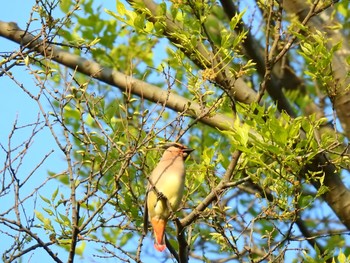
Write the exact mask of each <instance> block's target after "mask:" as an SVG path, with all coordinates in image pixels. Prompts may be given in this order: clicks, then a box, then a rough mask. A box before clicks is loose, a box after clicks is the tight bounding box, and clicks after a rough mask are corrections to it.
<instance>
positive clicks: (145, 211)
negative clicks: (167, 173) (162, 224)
mask: <svg viewBox="0 0 350 263" xmlns="http://www.w3.org/2000/svg"><path fill="white" fill-rule="evenodd" d="M149 190H150V188H149V187H147V192H146V195H145V197H146V198H145V206H144V209H143V232H144V234H145V235H147V232H148V205H147V199H148V192H149Z"/></svg>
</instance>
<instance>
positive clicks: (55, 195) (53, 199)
mask: <svg viewBox="0 0 350 263" xmlns="http://www.w3.org/2000/svg"><path fill="white" fill-rule="evenodd" d="M57 194H58V187H57V188H56V190H55V191H54V192H53V193H52V195H51V202H54V201H55V199H56V197H57Z"/></svg>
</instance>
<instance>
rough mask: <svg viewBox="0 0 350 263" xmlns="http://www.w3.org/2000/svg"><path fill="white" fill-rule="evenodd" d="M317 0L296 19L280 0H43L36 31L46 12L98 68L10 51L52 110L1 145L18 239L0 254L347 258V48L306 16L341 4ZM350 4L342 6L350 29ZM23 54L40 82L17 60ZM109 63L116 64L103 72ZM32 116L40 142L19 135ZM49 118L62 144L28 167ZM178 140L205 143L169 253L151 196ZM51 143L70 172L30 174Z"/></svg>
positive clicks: (55, 28)
mask: <svg viewBox="0 0 350 263" xmlns="http://www.w3.org/2000/svg"><path fill="white" fill-rule="evenodd" d="M316 2H317V3H314V4H313V5H308V9H307V10H311V11H310V12H309V17H308V16H305V17H306V18H305V19H300V18H297V17H296V14H294V13H293V12H292V11H290V10H289V9H288V6H283V5H282V3H280V2H279V1H277V2H274V1H267V2H266V3H265V2H264V3H263V2H261V1H256V2H252V3H249V5H254V10H251V9H250V8H247V7H245V6H244V4H242V3H239V2H236V1H234V2H233V3H228V2H227V1H221V2H220V3H217V2H215V1H207V2H201V1H192V0H189V1H163V2H151V1H148V0H145V1H139V0H136V1H132V0H130V1H128V2H124V1H119V0H117V1H116V7H115V9H114V10H112V9H106V8H104V7H103V5H100V6H99V5H96V3H95V2H94V1H92V0H84V1H71V0H64V1H52V2H50V1H48V2H44V1H37V3H36V4H35V8H33V10H34V11H33V13H32V18H31V20H30V21H29V22H30V23H28V24H29V26H30V29H31V30H27V31H28V32H32V31H33V30H32V27H33V26H34V25H35V24H34V23H33V24H31V23H32V22H33V21H34V20H38V21H40V25H41V26H42V33H41V35H39V38H40V39H41V40H43V41H44V40H45V41H46V42H47V43H48V44H50V45H51V46H56V48H61V49H60V50H65V51H68V53H70V54H72V53H74V54H75V55H77V56H79V57H82V58H87V59H89V60H91V61H96V62H98V63H99V65H100V67H99V70H98V72H97V71H96V72H94V74H90V75H87V74H86V71H84V70H82V69H81V68H82V67H81V66H79V65H78V62H77V66H76V67H75V68H73V69H68V68H66V67H65V66H67V65H66V64H65V63H64V62H62V61H63V60H62V61H58V62H59V63H60V65H58V64H57V63H56V62H57V60H59V59H60V58H56V57H50V56H49V55H48V54H47V53H45V52H41V51H40V49H38V48H37V47H32V46H31V45H30V44H28V46H25V47H22V48H21V51H19V52H18V53H15V52H16V51H14V52H13V53H12V54H11V56H7V57H5V58H4V59H3V61H2V62H1V63H0V64H1V66H2V67H3V68H4V70H2V71H1V74H0V76H1V77H8V78H10V79H11V80H13V83H14V84H16V85H17V86H18V87H19V88H20V90H21V91H22V92H23V93H25V94H27V95H29V96H28V100H30V101H34V102H35V103H36V105H37V107H38V109H39V112H40V114H39V117H38V119H37V120H36V121H35V122H34V123H30V124H27V125H25V126H19V125H18V124H17V123H14V125H13V128H12V130H11V132H10V133H9V134H10V135H9V136H8V142H7V143H3V142H1V149H2V154H3V156H4V161H3V163H4V167H3V168H2V170H1V171H2V177H1V179H0V182H1V184H2V188H1V191H0V196H2V197H3V198H6V200H10V199H11V198H10V197H12V200H15V201H11V202H13V204H12V203H11V204H8V205H6V206H4V208H2V209H1V211H0V231H1V233H2V234H4V235H5V236H6V237H7V239H9V240H11V242H9V244H7V246H6V248H4V250H2V258H3V261H4V262H11V261H15V260H16V259H17V258H23V259H27V256H28V255H29V254H31V253H37V251H38V248H43V249H44V250H45V252H46V254H47V255H48V256H49V257H50V260H54V261H56V262H63V261H66V258H68V259H67V261H68V262H73V261H74V258H75V257H76V256H78V257H76V259H77V260H82V261H85V260H91V261H93V260H95V259H96V258H97V259H98V260H105V259H109V258H110V259H111V260H113V261H115V260H117V261H118V262H119V261H120V262H148V261H149V260H154V259H155V258H161V259H162V261H164V262H165V261H167V262H172V261H178V262H187V261H188V260H191V261H192V260H193V262H228V261H230V260H231V261H232V262H292V261H293V262H340V263H343V262H349V260H350V259H349V251H348V250H349V249H348V246H349V239H348V234H349V232H348V230H346V229H348V228H349V226H350V223H349V221H350V219H349V217H347V216H346V215H345V216H344V215H343V214H342V212H341V210H343V209H347V208H346V207H348V205H347V201H346V200H347V199H346V198H344V196H345V197H346V195H347V191H346V190H347V189H346V187H345V186H344V184H343V182H347V178H346V171H347V170H348V168H349V160H350V158H349V153H348V149H347V148H348V147H347V145H346V144H347V141H348V138H349V136H348V134H346V132H344V133H343V134H342V133H341V132H339V131H338V128H337V127H336V126H335V125H333V126H332V125H330V124H331V123H333V124H335V123H336V122H337V121H338V119H335V118H333V117H336V116H335V114H333V110H334V109H335V107H336V106H337V104H336V103H337V102H338V99H337V96H338V95H339V90H340V89H341V87H342V86H341V85H343V84H344V83H346V81H347V79H346V78H344V79H342V80H341V81H340V80H339V83H338V82H337V81H338V79H336V78H335V70H336V69H334V67H333V63H334V59H335V58H338V57H337V56H338V55H339V51H340V50H342V48H344V45H345V44H344V43H343V42H342V41H341V40H343V38H342V39H340V40H339V41H338V42H336V44H335V45H333V46H332V47H330V46H329V43H330V42H329V35H328V34H329V32H328V31H326V30H324V31H322V28H317V30H314V31H312V30H313V29H312V25H310V26H307V23H312V19H317V18H319V17H321V14H328V11H329V10H331V9H332V8H333V4H330V3H328V2H327V1H316ZM318 2H321V3H318ZM227 5H230V8H231V9H230V8H229V7H228V6H227ZM247 5H248V4H247ZM347 7H349V4H347V3H346V1H341V2H340V3H338V4H336V5H335V8H333V9H332V10H333V13H332V19H333V20H334V23H336V21H343V22H344V25H343V28H342V29H343V31H344V33H341V34H340V35H342V34H343V35H342V36H344V39H346V36H348V35H349V32H348V30H349V28H348V27H349V23H348V21H349V12H348V11H347V10H348V8H347ZM57 8H60V10H61V11H60V12H58V10H57ZM232 9H233V10H234V11H232ZM285 12H287V14H285ZM255 13H257V14H255ZM307 18H308V19H307ZM310 21H311V22H310ZM258 25H261V26H258ZM332 29H337V30H338V27H336V28H332ZM254 30H255V31H256V32H255V33H256V34H255V35H254ZM327 30H328V29H327ZM45 41H44V42H45ZM57 41H60V43H58V42H57ZM252 43H253V44H254V45H253V46H254V47H255V49H254V48H252V46H251V45H252ZM342 45H343V46H342ZM295 49H297V50H298V51H295ZM65 54H66V53H65ZM62 56H63V55H62ZM261 58H262V59H261ZM23 62H24V66H25V68H26V70H27V71H28V72H30V73H31V74H32V75H33V76H35V78H34V82H35V84H36V88H29V87H27V86H24V85H21V83H20V82H19V81H18V76H17V75H16V74H13V73H12V72H11V68H12V67H15V66H17V65H19V64H23ZM91 65H92V63H90V64H89V62H88V61H85V62H84V63H83V66H84V67H85V68H89V67H92V66H91ZM344 67H345V66H344ZM5 69H6V70H5ZM103 69H110V71H108V72H110V75H103V76H102V77H100V76H98V74H99V72H102V71H103ZM112 70H114V71H112ZM295 72H298V74H297V73H295ZM82 73H83V74H82ZM84 73H85V74H84ZM114 73H118V74H119V73H120V75H116V74H114ZM113 74H114V75H113ZM116 76H119V77H116ZM120 76H123V77H120ZM286 79H287V81H290V82H292V80H293V81H294V80H298V81H296V82H295V83H299V84H298V85H296V84H295V86H293V85H294V84H292V86H293V87H292V88H291V87H290V84H291V83H286V82H287V81H286ZM136 80H137V81H143V82H142V85H143V86H142V88H143V91H142V92H144V94H145V95H144V96H143V95H140V94H138V95H137V93H136V92H135V89H136V88H137V87H136V86H137V84H135V83H136ZM335 82H337V83H336V85H333V84H332V83H335ZM137 83H140V82H137ZM293 83H294V82H293ZM146 84H149V85H152V88H153V87H154V89H152V91H154V93H153V94H152V95H151V96H148V95H146V92H150V90H147V89H148V88H149V89H150V88H151V86H147V85H146ZM123 85H124V86H123ZM117 88H118V89H117ZM159 88H160V89H159ZM161 91H162V92H163V93H161ZM346 92H347V89H343V91H342V95H343V94H345V95H347V93H346ZM142 94H143V93H142ZM160 94H161V95H160ZM172 94H177V95H178V96H179V97H181V98H185V99H186V104H184V105H183V104H181V103H182V100H180V99H179V97H175V96H174V97H171V95H172ZM147 96H148V97H147ZM150 98H151V99H150ZM170 109H173V110H174V111H171V110H170ZM315 109H316V110H315ZM340 113H341V111H337V114H338V115H339V114H340ZM343 113H344V112H343ZM332 118H333V119H332ZM208 120H213V122H214V124H208V123H209V122H208ZM216 120H217V123H215V121H216ZM223 122H224V124H225V126H224V127H227V128H225V129H221V128H219V127H223V126H220V125H222V124H223ZM341 124H343V127H346V123H343V122H342V123H341ZM26 128H30V129H31V133H30V134H29V136H28V138H27V139H22V141H21V143H19V146H13V145H16V144H18V139H17V138H16V136H21V132H22V133H23V131H24V130H26ZM42 130H44V131H47V132H48V133H49V134H50V138H51V142H50V143H51V144H54V145H55V150H52V151H51V152H49V153H46V155H45V156H44V157H42V159H41V160H39V161H38V162H37V165H36V166H34V168H33V167H31V169H32V171H31V172H29V173H27V172H26V171H22V169H21V167H22V163H23V162H24V161H26V162H29V161H30V160H28V161H27V159H26V158H27V157H26V154H27V152H28V151H29V150H31V145H32V142H33V141H34V139H36V140H40V139H41V137H40V131H42ZM17 134H18V135H17ZM21 137H22V138H24V136H23V135H22V136H21ZM167 141H181V142H182V143H184V144H186V145H188V146H189V147H192V148H195V149H196V151H195V152H193V153H192V156H191V158H190V159H189V160H188V161H187V162H186V169H187V178H186V190H185V194H184V198H183V203H182V205H181V206H180V207H181V209H179V211H177V213H176V215H175V216H174V218H173V219H174V220H173V224H170V225H169V226H168V228H167V238H168V240H169V244H170V245H168V248H170V250H169V251H170V253H168V252H167V253H164V254H155V252H153V247H152V245H150V242H151V241H149V238H148V237H146V236H145V235H144V232H143V231H144V230H143V224H144V221H143V213H144V209H143V200H144V197H145V192H146V187H145V185H146V184H147V175H149V174H150V172H151V171H152V169H153V168H154V167H155V165H156V163H157V161H158V160H159V158H160V156H161V154H162V148H161V147H160V146H161V145H162V144H163V143H164V142H167ZM14 142H15V143H14ZM42 143H43V144H45V143H46V142H45V141H43V142H42ZM6 145H9V147H6ZM54 151H56V152H59V158H60V159H61V160H63V161H62V162H63V168H61V166H59V165H58V164H57V167H56V166H49V168H48V169H47V170H48V171H46V173H47V176H46V177H45V178H43V179H42V181H40V182H39V183H38V185H35V186H31V185H30V183H29V182H32V178H34V176H35V175H37V174H40V168H41V166H42V165H43V164H45V162H46V160H47V157H48V156H49V155H50V154H51V153H52V152H54ZM57 163H58V162H57ZM340 176H342V177H343V178H341V177H340ZM335 178H338V179H339V180H338V179H335ZM342 180H343V181H342ZM336 183H338V185H339V187H340V186H344V188H337V187H335V186H336ZM50 184H54V188H50V187H49V185H50ZM27 189H30V191H29V193H27V191H28V190H27ZM49 189H53V190H52V191H51V190H49ZM333 196H335V197H333ZM342 198H343V199H342ZM33 200H34V202H33ZM332 200H336V201H332ZM337 202H339V203H337ZM28 204H30V205H28ZM327 205H329V206H330V207H331V209H330V208H329V207H328V206H327ZM337 209H338V210H337ZM348 220H349V221H348ZM183 233H185V239H181V237H183V236H182V235H183ZM171 248H172V249H171ZM187 249H188V251H189V252H188V257H187V254H186V253H187ZM56 251H62V253H61V252H60V253H59V254H58V253H57V252H56ZM174 251H175V252H174ZM176 251H177V252H176ZM38 253H40V252H38ZM183 253H184V254H185V257H184V258H183V257H181V255H182V254H183ZM93 256H94V257H95V259H92V257H93ZM28 259H29V258H28ZM231 261H230V262H231Z"/></svg>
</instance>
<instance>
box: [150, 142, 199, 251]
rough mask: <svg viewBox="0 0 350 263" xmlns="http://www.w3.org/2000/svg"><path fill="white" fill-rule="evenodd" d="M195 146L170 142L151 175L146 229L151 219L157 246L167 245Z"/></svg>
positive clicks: (160, 249) (160, 247)
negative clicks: (168, 226) (170, 223)
mask: <svg viewBox="0 0 350 263" xmlns="http://www.w3.org/2000/svg"><path fill="white" fill-rule="evenodd" d="M192 151H193V149H190V148H187V147H186V146H184V145H181V144H179V143H169V144H167V145H166V150H165V151H164V153H163V156H162V158H161V159H160V161H159V163H158V164H157V166H156V168H154V170H153V172H152V173H151V176H150V177H149V184H148V187H147V196H146V201H145V213H144V230H145V233H147V230H148V219H149V220H150V221H151V225H152V227H153V232H154V238H155V242H154V248H155V249H156V250H158V251H160V252H162V251H163V250H164V249H165V248H166V245H165V240H164V233H165V226H166V224H167V221H168V219H169V217H170V214H171V212H175V211H176V209H177V208H178V207H179V205H180V202H181V199H182V196H183V191H184V185H185V160H186V158H187V157H188V156H189V154H190V153H191V152H192Z"/></svg>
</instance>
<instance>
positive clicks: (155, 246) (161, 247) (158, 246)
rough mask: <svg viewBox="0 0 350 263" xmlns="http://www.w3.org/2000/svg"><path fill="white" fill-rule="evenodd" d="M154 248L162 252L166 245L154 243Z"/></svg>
mask: <svg viewBox="0 0 350 263" xmlns="http://www.w3.org/2000/svg"><path fill="white" fill-rule="evenodd" d="M154 248H155V249H156V250H157V251H159V252H163V251H164V250H165V249H166V245H164V244H156V243H155V244H154Z"/></svg>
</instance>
